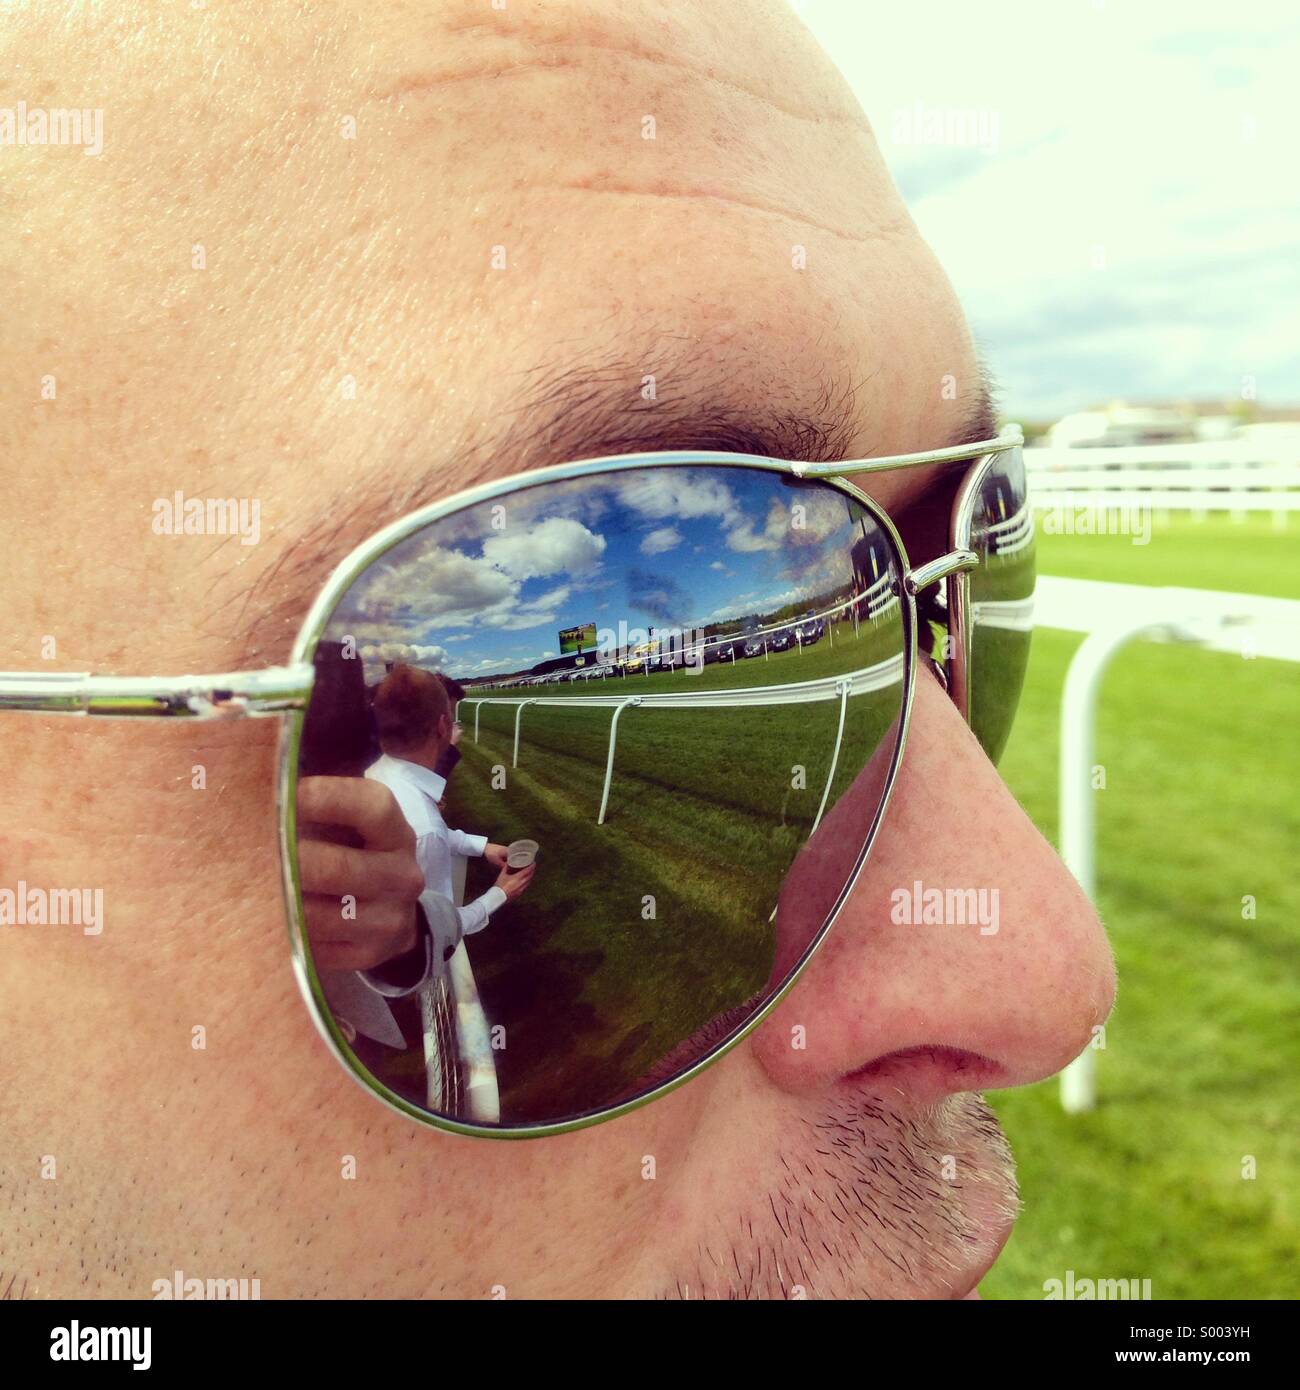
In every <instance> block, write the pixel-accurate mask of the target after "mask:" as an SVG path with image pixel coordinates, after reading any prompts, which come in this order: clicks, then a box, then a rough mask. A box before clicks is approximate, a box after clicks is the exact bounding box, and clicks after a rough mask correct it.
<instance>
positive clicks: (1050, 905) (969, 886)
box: [752, 673, 1115, 1094]
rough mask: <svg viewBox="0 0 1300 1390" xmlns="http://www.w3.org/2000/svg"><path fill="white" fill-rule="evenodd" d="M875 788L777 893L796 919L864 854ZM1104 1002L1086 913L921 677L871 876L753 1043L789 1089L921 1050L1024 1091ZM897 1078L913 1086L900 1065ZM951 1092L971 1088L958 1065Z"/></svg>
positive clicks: (849, 798) (1074, 888)
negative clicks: (866, 806) (865, 818)
mask: <svg viewBox="0 0 1300 1390" xmlns="http://www.w3.org/2000/svg"><path fill="white" fill-rule="evenodd" d="M869 771H870V769H868V773H869ZM866 775H868V774H867V773H864V776H866ZM869 794H870V793H869V788H867V789H864V790H863V791H862V793H861V794H860V795H859V794H858V788H857V786H856V785H855V787H854V788H852V789H850V792H848V793H846V794H845V795H844V796H843V797H841V799H840V801H839V802H838V803H837V805H836V806H835V807H834V809H833V810H832V811H831V812H830V813H829V814H828V815H827V816H826V817H825V819H824V820H823V822H822V825H821V826H820V827H819V828H818V832H817V835H816V836H815V837H814V839H813V841H812V842H810V844H809V846H808V847H807V850H806V853H804V854H801V855H800V857H799V858H798V859H797V860H796V861H795V864H794V866H793V868H792V870H791V873H790V875H789V876H788V877H787V881H786V884H785V885H784V887H783V890H782V895H781V912H788V913H790V914H793V918H792V921H794V922H797V921H798V920H799V915H800V914H803V913H805V912H808V911H810V910H811V911H816V910H817V906H818V904H820V903H825V902H826V900H827V898H828V897H833V891H834V890H833V887H828V884H827V882H826V877H825V876H826V875H832V876H833V875H834V874H835V873H837V872H838V871H839V869H840V868H842V866H843V863H844V861H845V858H846V856H847V854H848V848H847V847H851V846H853V845H855V844H856V845H857V846H860V845H861V836H862V826H861V823H860V821H858V820H857V819H855V817H856V815H857V814H858V813H859V811H860V809H861V806H860V803H861V801H862V800H863V799H864V798H866V797H867V796H869ZM838 882H839V883H840V884H842V883H843V878H842V877H841V878H839V880H838ZM935 903H937V905H938V906H937V908H936V910H935V911H933V912H931V911H930V910H929V907H928V905H930V904H935ZM972 904H973V905H974V906H973V907H972ZM981 904H982V905H983V906H984V908H985V909H986V910H984V911H981ZM954 906H955V907H956V911H953V908H954ZM781 912H779V913H778V921H779V920H780V915H781ZM792 934H793V935H795V936H797V935H798V927H797V926H795V927H794V928H793V931H792ZM1114 993H1115V974H1114V965H1113V962H1112V958H1111V954H1110V949H1109V946H1108V944H1107V942H1106V938H1105V934H1104V932H1103V931H1102V928H1101V924H1100V922H1099V921H1098V919H1097V915H1096V913H1095V912H1094V910H1093V908H1092V905H1091V904H1090V903H1089V902H1088V900H1087V898H1086V897H1085V896H1084V894H1083V893H1082V891H1081V890H1080V889H1079V887H1078V884H1077V883H1076V882H1075V880H1074V878H1073V876H1072V875H1071V874H1070V873H1069V872H1068V870H1067V869H1066V868H1065V866H1064V865H1063V864H1062V863H1061V861H1060V859H1059V858H1058V857H1057V855H1056V853H1055V851H1054V850H1053V849H1052V847H1051V846H1050V845H1049V844H1048V843H1047V842H1046V840H1044V838H1043V837H1042V835H1041V834H1039V832H1038V830H1037V829H1036V828H1035V827H1034V825H1033V823H1032V822H1031V821H1030V820H1029V818H1028V817H1027V816H1026V815H1025V813H1024V811H1023V810H1022V809H1021V807H1020V806H1019V804H1018V803H1017V802H1016V800H1015V798H1014V797H1013V796H1012V794H1011V792H1010V791H1009V790H1008V788H1007V787H1006V785H1005V783H1003V782H1002V780H1001V778H1000V777H999V776H998V774H997V772H996V770H995V769H994V768H993V766H992V765H991V764H990V763H989V761H988V759H987V758H986V757H985V755H984V753H983V751H982V750H981V748H980V747H979V744H978V743H977V742H976V740H975V738H974V736H973V735H972V734H971V733H970V731H969V729H968V728H967V727H966V724H965V722H964V721H963V720H962V718H961V716H960V715H959V714H958V713H957V711H956V709H955V708H954V706H953V704H952V702H951V701H950V700H949V699H948V697H947V696H946V695H945V693H944V691H943V690H942V689H941V688H940V686H939V685H938V683H937V682H936V681H934V680H932V679H930V677H929V676H928V675H927V674H925V673H919V674H918V680H917V688H916V697H915V702H914V706H913V711H912V718H911V724H910V730H909V737H908V745H907V750H906V753H905V755H904V757H903V760H902V764H901V766H900V769H899V776H898V782H897V784H896V786H895V789H894V795H893V799H892V801H891V804H890V807H889V810H888V811H887V813H886V815H885V818H884V821H883V823H882V825H881V827H880V832H879V834H878V836H877V839H876V842H875V845H874V846H873V849H872V852H871V855H870V857H869V859H868V861H867V864H866V867H865V869H864V871H863V874H862V876H861V878H860V879H859V881H858V883H857V884H856V886H855V887H854V889H853V891H852V892H851V893H850V895H849V897H848V899H847V900H846V902H845V904H844V906H843V908H842V909H841V911H840V913H839V915H838V917H837V919H836V921H835V923H834V925H833V926H832V928H831V930H830V932H829V934H828V935H827V937H826V939H825V942H824V943H823V945H822V947H821V949H820V951H819V952H818V953H817V955H815V956H814V958H813V959H812V961H811V962H810V963H809V965H808V966H807V968H806V970H805V972H804V975H803V976H802V977H801V979H800V980H799V982H798V984H797V985H796V986H795V988H794V989H793V990H792V991H791V993H790V995H789V996H787V998H786V999H785V1000H783V1001H782V1003H781V1005H780V1006H779V1007H778V1008H777V1009H776V1010H775V1011H774V1012H773V1014H772V1016H771V1017H770V1018H769V1019H768V1020H767V1021H766V1022H765V1023H764V1025H763V1026H762V1027H761V1028H760V1029H759V1030H758V1031H757V1033H756V1034H755V1036H754V1038H753V1040H752V1046H753V1049H754V1052H755V1055H756V1056H757V1057H758V1059H759V1061H760V1062H761V1063H762V1065H763V1066H764V1068H765V1069H766V1070H767V1072H768V1075H769V1077H770V1078H771V1079H772V1080H773V1081H774V1083H775V1084H777V1085H778V1086H781V1087H782V1088H786V1089H791V1090H804V1089H807V1088H809V1087H821V1086H828V1085H833V1084H834V1083H836V1082H837V1081H839V1080H840V1079H842V1078H844V1077H846V1076H849V1075H851V1074H853V1073H859V1072H861V1071H862V1069H863V1068H864V1067H870V1066H872V1065H874V1064H875V1063H877V1062H880V1061H881V1060H882V1059H885V1058H889V1057H893V1056H894V1055H895V1054H903V1055H909V1054H912V1053H914V1052H916V1051H917V1050H922V1051H924V1050H926V1049H929V1050H931V1052H933V1051H934V1050H936V1049H946V1050H947V1051H948V1052H949V1053H960V1054H966V1055H972V1054H973V1055H974V1056H975V1057H976V1058H979V1059H982V1061H983V1063H985V1064H987V1065H984V1066H983V1068H982V1070H981V1073H980V1075H981V1079H980V1081H979V1083H978V1084H979V1085H980V1086H986V1085H987V1086H992V1085H997V1086H1015V1085H1024V1084H1027V1083H1028V1082H1031V1081H1037V1080H1041V1079H1042V1078H1043V1077H1046V1076H1050V1075H1052V1074H1054V1073H1055V1072H1057V1071H1059V1070H1060V1069H1061V1068H1062V1067H1063V1066H1065V1065H1066V1063H1068V1062H1069V1061H1071V1060H1072V1059H1073V1058H1074V1057H1075V1056H1077V1055H1078V1054H1079V1052H1081V1051H1082V1050H1083V1048H1084V1047H1085V1046H1086V1045H1087V1044H1088V1043H1089V1042H1090V1041H1091V1039H1092V1036H1093V1034H1092V1030H1093V1029H1094V1027H1096V1026H1097V1025H1099V1024H1100V1023H1101V1022H1102V1021H1103V1020H1104V1019H1105V1017H1106V1016H1107V1014H1108V1013H1109V1011H1110V1008H1111V1005H1112V1003H1113V1001H1114ZM890 1074H891V1084H892V1085H894V1086H897V1087H901V1088H902V1089H903V1090H904V1091H906V1089H907V1080H906V1068H904V1069H903V1071H901V1072H900V1071H898V1070H897V1069H892V1070H891V1073H890ZM950 1089H953V1090H958V1089H971V1085H970V1083H969V1079H967V1081H965V1082H963V1081H962V1079H961V1075H960V1069H958V1070H957V1071H955V1072H954V1074H953V1079H952V1084H951V1087H950ZM918 1094H919V1092H918Z"/></svg>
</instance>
